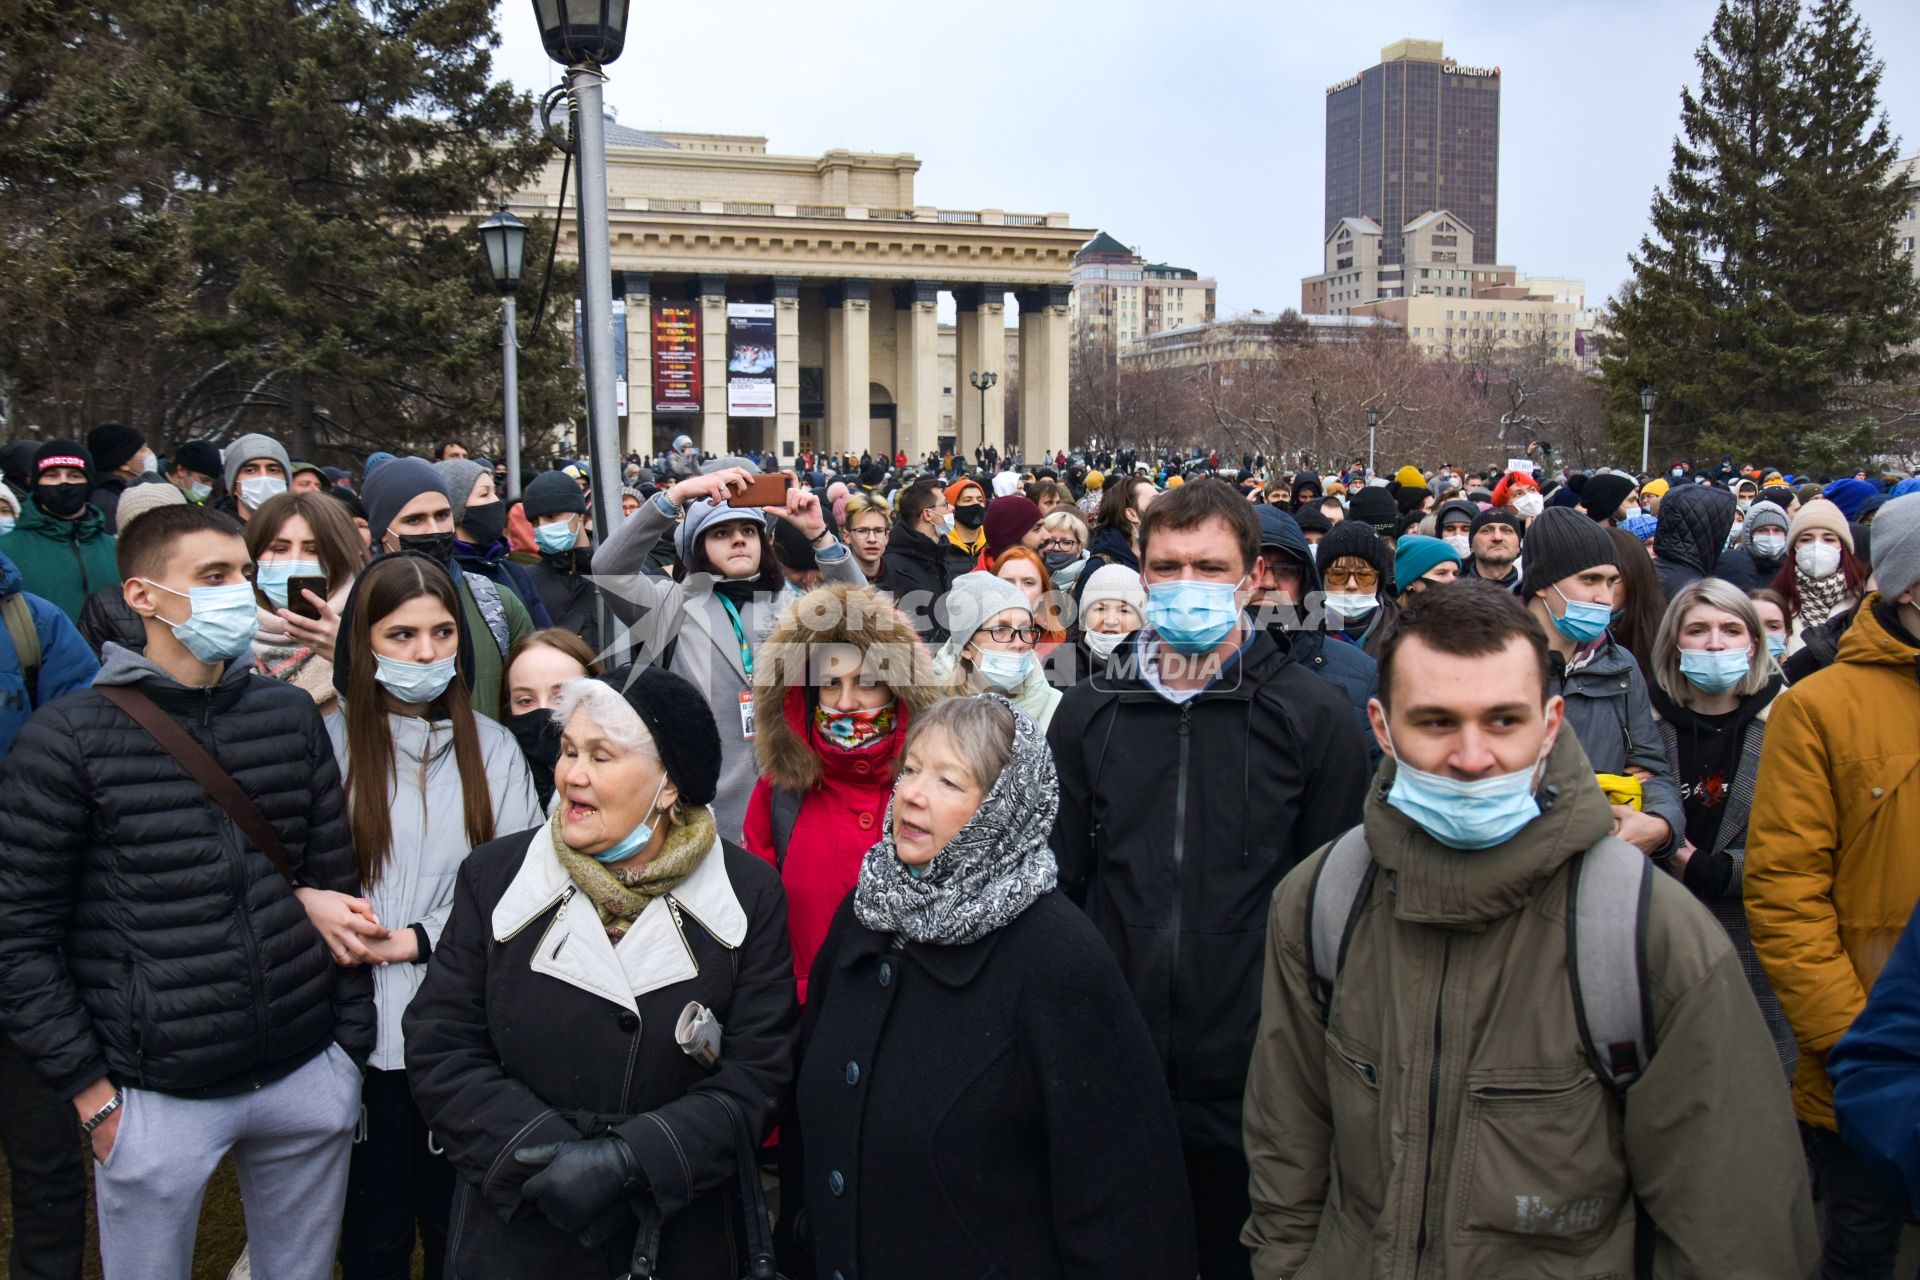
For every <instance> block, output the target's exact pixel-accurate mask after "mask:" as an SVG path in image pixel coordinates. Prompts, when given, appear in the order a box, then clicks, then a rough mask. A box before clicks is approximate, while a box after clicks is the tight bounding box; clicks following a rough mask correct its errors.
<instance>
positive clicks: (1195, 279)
mask: <svg viewBox="0 0 1920 1280" xmlns="http://www.w3.org/2000/svg"><path fill="white" fill-rule="evenodd" d="M1071 278H1072V294H1071V295H1070V297H1069V299H1068V303H1067V325H1068V330H1069V332H1070V333H1071V334H1072V337H1073V340H1074V341H1075V342H1079V341H1083V340H1092V341H1100V342H1104V343H1111V344H1112V345H1113V346H1114V348H1115V349H1116V350H1118V349H1120V348H1122V347H1124V346H1125V345H1126V344H1127V343H1129V342H1134V341H1137V340H1139V339H1141V338H1144V337H1146V336H1147V335H1148V334H1152V333H1159V332H1160V331H1162V330H1164V329H1177V328H1179V327H1181V326H1182V325H1190V324H1201V323H1204V322H1206V321H1209V320H1212V319H1213V318H1214V307H1215V304H1216V294H1217V293H1218V290H1219V286H1218V283H1217V282H1216V281H1214V280H1213V279H1212V278H1210V277H1203V276H1201V274H1200V273H1199V272H1197V271H1193V270H1190V269H1189V268H1187V267H1176V266H1171V265H1169V264H1167V263H1164V262H1148V261H1147V260H1146V259H1145V258H1143V257H1141V256H1140V254H1139V253H1138V252H1136V251H1135V250H1133V249H1129V248H1128V247H1127V246H1126V245H1124V244H1121V243H1120V242H1119V241H1118V240H1116V239H1115V238H1114V237H1113V236H1111V235H1109V234H1107V233H1106V232H1105V231H1102V232H1101V233H1100V234H1098V235H1096V236H1095V237H1093V239H1091V240H1089V241H1087V243H1086V244H1085V245H1083V246H1082V247H1081V249H1080V251H1079V252H1078V253H1077V254H1075V255H1074V258H1073V269H1072V272H1071Z"/></svg>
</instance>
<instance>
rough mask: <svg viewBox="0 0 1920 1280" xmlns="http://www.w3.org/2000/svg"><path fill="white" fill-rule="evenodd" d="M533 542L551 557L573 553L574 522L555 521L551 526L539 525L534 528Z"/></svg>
mask: <svg viewBox="0 0 1920 1280" xmlns="http://www.w3.org/2000/svg"><path fill="white" fill-rule="evenodd" d="M533 540H534V542H536V543H537V544H539V547H540V549H541V550H542V551H544V552H546V553H547V554H548V555H550V556H557V555H560V554H562V553H564V552H568V551H571V550H573V522H572V521H570V520H555V521H553V522H552V523H550V524H537V525H535V526H534V527H533Z"/></svg>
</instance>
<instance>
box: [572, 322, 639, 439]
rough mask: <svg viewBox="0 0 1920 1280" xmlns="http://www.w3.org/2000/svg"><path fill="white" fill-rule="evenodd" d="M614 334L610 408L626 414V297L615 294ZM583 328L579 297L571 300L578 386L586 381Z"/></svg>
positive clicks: (584, 384) (617, 415)
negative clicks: (578, 374)
mask: <svg viewBox="0 0 1920 1280" xmlns="http://www.w3.org/2000/svg"><path fill="white" fill-rule="evenodd" d="M609 323H610V324H611V325H612V330H611V332H612V335H613V412H614V416H616V417H620V418H624V417H626V416H627V300H626V299H625V298H615V299H614V300H613V309H612V311H611V312H610V313H609ZM586 344H587V340H586V331H585V329H583V328H582V327H581V324H580V299H578V298H575V299H574V300H573V363H574V364H575V366H577V367H578V368H579V370H580V386H581V388H582V389H583V390H584V389H585V387H586V385H587V354H586Z"/></svg>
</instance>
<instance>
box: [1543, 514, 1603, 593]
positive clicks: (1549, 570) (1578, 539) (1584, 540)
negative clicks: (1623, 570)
mask: <svg viewBox="0 0 1920 1280" xmlns="http://www.w3.org/2000/svg"><path fill="white" fill-rule="evenodd" d="M1521 553H1522V554H1521V561H1522V563H1523V564H1524V565H1525V567H1526V573H1525V575H1524V576H1523V577H1522V578H1521V579H1520V598H1521V599H1522V600H1530V599H1532V598H1533V597H1534V596H1536V595H1538V594H1540V593H1541V592H1542V591H1545V590H1546V589H1547V588H1548V587H1550V586H1552V585H1553V584H1554V583H1556V582H1558V581H1560V580H1561V579H1562V578H1570V577H1572V576H1573V575H1574V574H1576V573H1584V572H1585V571H1586V570H1588V569H1591V568H1593V567H1594V566H1595V565H1601V564H1610V565H1614V566H1615V567H1618V566H1619V564H1620V554H1619V551H1618V549H1617V548H1616V547H1615V544H1614V541H1613V539H1612V538H1611V537H1609V536H1608V535H1607V531H1606V530H1605V529H1602V528H1601V527H1600V526H1599V525H1597V524H1595V523H1594V522H1593V521H1591V520H1589V519H1587V518H1586V517H1585V516H1583V515H1581V514H1580V513H1579V512H1578V511H1574V510H1572V509H1570V508H1567V507H1549V508H1548V509H1547V510H1545V511H1543V512H1541V513H1540V516H1539V518H1538V519H1536V520H1535V521H1534V522H1533V526H1532V527H1531V528H1529V529H1528V530H1527V536H1526V540H1525V541H1524V542H1523V543H1522V544H1521Z"/></svg>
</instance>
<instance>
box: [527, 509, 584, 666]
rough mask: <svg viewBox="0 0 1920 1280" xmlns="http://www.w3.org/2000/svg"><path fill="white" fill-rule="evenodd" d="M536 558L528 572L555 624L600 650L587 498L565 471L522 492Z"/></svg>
mask: <svg viewBox="0 0 1920 1280" xmlns="http://www.w3.org/2000/svg"><path fill="white" fill-rule="evenodd" d="M520 503H521V508H522V510H524V511H525V512H526V517H527V523H528V524H531V525H532V526H533V540H534V543H535V544H536V546H537V548H538V550H539V552H540V563H538V564H536V565H533V566H532V567H531V568H529V569H527V571H526V573H527V577H528V579H529V580H530V581H531V582H532V583H533V588H534V590H535V591H536V592H537V593H539V600H540V603H541V604H542V605H544V606H545V608H546V611H547V614H548V615H549V616H550V617H551V618H552V619H553V624H552V625H554V626H556V627H559V628H561V629H562V630H565V631H571V632H573V633H574V634H575V635H577V636H579V637H580V638H581V639H582V640H585V641H586V642H587V647H588V648H590V649H592V650H593V651H594V652H595V653H598V652H600V611H599V608H598V593H596V592H595V591H594V589H593V583H592V581H591V580H590V578H589V576H588V575H590V574H591V573H592V572H593V545H592V543H593V540H592V539H591V538H589V537H588V536H587V497H586V495H585V494H583V493H581V492H580V486H579V485H577V484H575V483H574V482H573V481H572V480H570V479H568V478H567V476H566V474H565V473H564V472H560V471H549V472H547V473H545V474H544V475H541V476H537V477H535V478H534V481H533V483H532V484H530V485H528V486H527V487H526V489H525V490H524V491H523V492H522V493H521V495H520Z"/></svg>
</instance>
